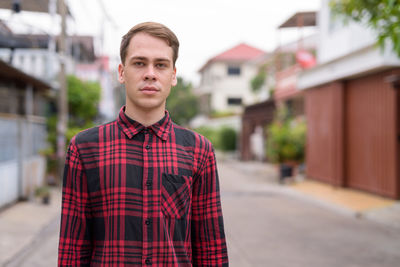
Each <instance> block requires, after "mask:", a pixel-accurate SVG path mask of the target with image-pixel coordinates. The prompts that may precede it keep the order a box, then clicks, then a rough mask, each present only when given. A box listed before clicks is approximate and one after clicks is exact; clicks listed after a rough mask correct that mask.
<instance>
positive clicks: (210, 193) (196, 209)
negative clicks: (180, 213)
mask: <svg viewBox="0 0 400 267" xmlns="http://www.w3.org/2000/svg"><path fill="white" fill-rule="evenodd" d="M192 251H193V265H194V266H228V252H227V246H226V241H225V232H224V223H223V218H222V209H221V201H220V192H219V181H218V171H217V166H216V160H215V154H214V151H213V150H211V151H210V152H209V153H208V156H207V158H206V162H205V164H204V166H203V168H202V171H201V173H200V175H199V176H198V177H196V180H195V181H194V183H193V199H192Z"/></svg>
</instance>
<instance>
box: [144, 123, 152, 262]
mask: <svg viewBox="0 0 400 267" xmlns="http://www.w3.org/2000/svg"><path fill="white" fill-rule="evenodd" d="M144 136H145V138H144V143H143V148H144V149H143V181H144V186H143V223H144V224H143V241H144V246H143V259H144V263H145V265H151V264H152V262H151V251H152V247H151V242H152V237H151V232H152V229H151V218H150V216H151V214H150V210H151V207H150V203H151V189H152V188H151V186H152V178H151V176H150V172H151V171H150V167H151V166H150V164H149V162H151V150H150V149H151V146H150V140H151V134H150V133H149V130H148V129H145V130H144Z"/></svg>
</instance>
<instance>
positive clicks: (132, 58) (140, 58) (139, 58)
mask: <svg viewBox="0 0 400 267" xmlns="http://www.w3.org/2000/svg"><path fill="white" fill-rule="evenodd" d="M132 60H148V59H147V58H146V57H140V56H137V57H131V58H130V59H129V61H132Z"/></svg>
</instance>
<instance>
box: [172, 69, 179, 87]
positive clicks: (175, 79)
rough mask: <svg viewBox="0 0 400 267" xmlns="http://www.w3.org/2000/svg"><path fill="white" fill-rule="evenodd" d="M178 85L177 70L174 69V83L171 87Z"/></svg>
mask: <svg viewBox="0 0 400 267" xmlns="http://www.w3.org/2000/svg"><path fill="white" fill-rule="evenodd" d="M177 83H178V79H177V78H176V68H174V73H173V74H172V83H171V85H172V86H175V85H177Z"/></svg>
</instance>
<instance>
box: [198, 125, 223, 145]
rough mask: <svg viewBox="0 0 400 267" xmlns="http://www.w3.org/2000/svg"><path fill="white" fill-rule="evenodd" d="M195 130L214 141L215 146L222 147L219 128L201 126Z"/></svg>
mask: <svg viewBox="0 0 400 267" xmlns="http://www.w3.org/2000/svg"><path fill="white" fill-rule="evenodd" d="M194 131H195V132H197V133H199V134H201V135H203V136H204V137H205V138H207V139H208V140H209V141H210V142H211V143H212V145H213V146H214V148H219V147H220V144H219V135H218V130H217V129H214V128H211V127H207V126H201V127H199V128H196V129H194Z"/></svg>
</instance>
